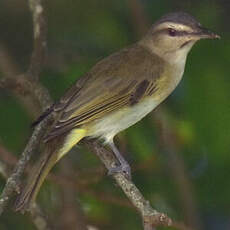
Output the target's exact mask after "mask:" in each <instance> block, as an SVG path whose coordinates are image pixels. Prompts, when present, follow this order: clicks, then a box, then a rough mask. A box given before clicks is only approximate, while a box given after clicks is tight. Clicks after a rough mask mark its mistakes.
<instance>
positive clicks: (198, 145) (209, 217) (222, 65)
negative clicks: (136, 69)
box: [0, 0, 230, 230]
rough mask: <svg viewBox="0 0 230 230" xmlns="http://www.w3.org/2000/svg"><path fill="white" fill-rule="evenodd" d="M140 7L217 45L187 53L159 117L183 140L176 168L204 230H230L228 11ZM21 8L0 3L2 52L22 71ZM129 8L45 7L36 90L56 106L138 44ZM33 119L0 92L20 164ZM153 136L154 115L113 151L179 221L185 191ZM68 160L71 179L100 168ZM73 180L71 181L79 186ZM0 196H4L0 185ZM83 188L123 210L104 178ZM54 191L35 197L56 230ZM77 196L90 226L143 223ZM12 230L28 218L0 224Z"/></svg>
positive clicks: (88, 0)
mask: <svg viewBox="0 0 230 230" xmlns="http://www.w3.org/2000/svg"><path fill="white" fill-rule="evenodd" d="M133 2H135V1H133ZM139 2H140V3H141V4H142V7H143V9H144V13H145V15H146V18H147V19H148V20H149V22H150V23H151V22H154V20H156V19H157V18H159V16H161V15H162V14H165V13H168V12H171V11H175V10H183V11H187V12H189V13H191V14H193V15H194V16H196V17H197V18H198V19H199V21H201V22H202V24H203V25H205V26H206V27H209V28H211V29H212V30H214V31H216V32H217V33H219V34H220V35H221V36H222V39H221V40H220V41H201V42H199V44H197V45H196V46H195V47H194V48H193V49H192V51H191V53H190V54H189V57H188V61H187V65H186V70H185V74H184V78H183V81H182V82H181V84H180V85H179V86H178V88H177V89H176V91H175V92H174V93H173V94H172V95H171V96H170V97H169V98H168V99H167V100H166V102H164V103H163V104H164V105H163V106H162V107H164V111H166V113H167V120H168V121H169V126H170V128H171V129H173V130H174V132H175V134H177V136H179V137H180V140H179V144H177V148H176V153H177V154H178V156H179V157H180V159H181V160H182V159H183V161H184V165H185V167H186V170H185V172H186V174H185V176H186V178H187V180H189V182H190V183H191V184H192V191H191V194H192V196H193V202H194V206H195V207H196V215H197V218H200V222H201V223H202V224H201V225H202V226H203V227H202V229H209V230H212V229H223V230H225V229H229V226H230V218H229V217H230V205H229V204H230V196H229V194H230V186H229V180H228V176H229V175H230V167H229V165H230V154H229V152H230V140H229V138H230V116H229V114H230V90H229V89H230V79H229V61H230V43H229V39H230V33H229V32H230V31H229V26H228V22H229V20H230V18H229V10H230V9H229V8H230V4H229V2H228V1H217V0H205V1H202V2H201V1H188V0H185V1H179V0H176V1H169V0H164V1H150V0H139ZM26 4H27V3H26V1H25V0H20V1H18V0H11V1H6V0H5V1H4V0H3V1H1V2H0V31H1V35H0V43H1V44H4V45H5V46H6V47H7V49H8V51H9V53H10V55H12V57H13V58H14V59H15V62H16V63H17V65H18V66H19V68H20V70H21V71H23V70H25V69H26V68H27V65H28V63H29V57H30V54H31V49H32V31H31V29H32V28H31V27H32V23H31V18H30V14H29V11H28V7H27V5H26ZM130 4H132V1H121V0H110V1H106V0H101V1H93V0H84V1H80V0H77V1H70V0H67V1H60V0H59V1H58V0H56V1H46V2H45V6H46V8H47V12H46V13H47V17H48V58H47V64H46V67H45V69H44V71H43V73H42V75H41V81H42V83H43V84H44V85H45V86H46V87H47V88H48V89H49V91H50V94H51V95H52V97H53V98H54V100H57V99H58V98H59V97H60V96H61V95H62V94H63V92H64V91H65V90H66V88H68V87H69V86H70V85H71V84H72V83H73V82H74V81H75V80H76V79H78V78H79V77H80V76H81V75H82V74H84V73H85V72H87V70H89V69H90V67H91V66H93V65H94V64H95V63H96V62H97V61H98V60H100V59H101V58H103V57H105V56H107V55H109V54H111V53H113V52H114V51H116V50H119V49H120V48H122V47H124V46H126V45H129V44H131V43H132V42H135V41H136V40H138V39H139V38H140V36H139V34H138V32H137V28H136V25H135V22H134V20H133V12H132V10H131V8H130ZM0 55H1V54H0ZM2 76H4V75H3V73H2V72H1V69H0V77H2ZM34 119H35V117H31V116H30V115H28V113H27V111H26V110H25V109H24V107H23V106H22V105H21V104H20V103H19V101H18V100H16V99H15V96H14V95H12V94H10V93H9V92H8V91H7V90H1V91H0V143H2V144H4V146H6V147H7V148H8V149H9V151H11V152H13V154H15V155H16V156H17V157H19V154H20V152H21V151H22V149H23V147H24V146H25V143H26V142H27V140H28V137H29V136H30V134H31V128H30V123H31V122H32V121H33V120H34ZM158 129H159V127H157V125H156V123H155V122H154V119H153V115H149V116H148V117H147V118H145V119H144V120H142V121H141V122H139V123H138V124H136V125H135V126H133V127H131V128H129V129H128V130H126V131H124V132H122V133H121V134H120V135H119V141H118V142H119V144H120V146H121V148H122V149H123V152H125V153H126V158H127V159H128V160H129V162H130V163H131V165H132V168H133V171H134V172H133V179H134V182H135V183H136V185H137V186H138V187H139V188H140V189H141V191H142V192H143V193H144V194H145V196H146V197H147V198H148V199H149V200H150V201H151V203H152V204H153V206H154V207H155V208H156V209H157V210H159V211H163V212H166V213H167V214H169V215H170V216H171V217H173V218H175V219H177V220H181V221H184V220H185V219H186V211H185V210H184V208H185V205H184V203H183V202H184V201H183V198H181V197H183V191H182V190H181V189H180V187H179V186H178V184H177V183H176V180H175V178H174V173H173V172H172V171H171V170H172V167H171V164H174V162H171V161H170V157H169V156H168V154H167V153H166V152H165V148H161V145H160V143H159V142H160V139H159V135H160V134H159V130H158ZM76 153H77V154H76ZM67 157H68V158H70V159H72V162H73V167H74V169H75V170H76V171H77V172H78V171H79V172H82V171H83V172H86V173H87V171H88V170H89V171H92V169H96V168H98V167H100V166H101V163H100V162H99V160H98V159H96V157H95V156H94V155H93V154H91V153H88V152H87V151H86V150H84V149H82V148H80V149H79V148H76V149H74V150H73V151H71V153H70V154H68V156H67ZM0 159H1V154H0ZM57 168H58V170H57V171H61V170H60V167H59V166H57ZM182 173H183V172H182ZM72 179H74V180H78V178H77V176H76V178H75V177H73V178H72ZM85 180H87V177H86V179H85ZM0 186H1V188H3V186H4V180H3V179H1V181H0ZM88 186H89V190H92V191H95V194H106V196H107V197H111V200H112V199H113V197H117V198H119V199H121V200H123V199H124V200H126V198H125V196H124V194H122V192H121V191H120V190H119V189H118V188H117V187H116V186H114V183H113V181H111V179H110V178H108V177H106V175H104V176H102V177H100V179H99V181H98V182H97V183H92V184H89V185H88ZM61 189H62V188H61V186H58V185H54V184H53V183H50V182H48V183H46V184H45V185H44V186H43V188H42V191H41V193H40V196H39V200H40V201H41V204H42V206H43V209H44V210H46V213H47V215H48V216H49V217H50V219H51V221H52V220H53V221H54V222H55V223H56V221H57V220H56V219H55V215H61V208H60V207H61V206H60V204H58V202H57V200H58V199H60V197H61V195H60V194H61ZM77 191H78V190H77V189H76V202H77V200H78V203H79V204H80V206H81V207H82V209H83V210H84V213H85V215H86V217H87V218H86V219H87V221H88V222H89V223H90V224H91V225H95V226H98V228H99V229H100V230H103V229H111V230H112V229H114V230H115V229H119V230H123V229H133V230H135V229H141V220H140V218H139V216H138V215H137V213H136V212H135V211H134V210H133V209H131V208H129V207H126V206H123V205H120V204H116V202H109V201H105V200H104V201H103V195H101V197H100V196H99V197H98V196H96V195H93V194H91V193H87V192H81V191H79V192H77ZM108 200H109V199H108ZM56 224H58V223H56ZM15 228H16V229H25V230H30V229H31V230H32V229H35V227H34V226H33V223H32V222H31V219H30V218H29V216H27V215H26V216H21V215H20V214H16V213H13V212H11V211H10V210H9V211H7V212H6V213H5V214H4V215H3V216H2V217H1V219H0V229H1V230H11V229H15Z"/></svg>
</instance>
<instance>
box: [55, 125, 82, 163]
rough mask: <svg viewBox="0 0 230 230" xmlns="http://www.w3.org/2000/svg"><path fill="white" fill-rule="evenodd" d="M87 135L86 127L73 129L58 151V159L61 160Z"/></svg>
mask: <svg viewBox="0 0 230 230" xmlns="http://www.w3.org/2000/svg"><path fill="white" fill-rule="evenodd" d="M85 135H86V129H73V130H72V131H71V132H70V133H69V134H68V136H67V137H66V139H65V143H64V145H63V147H62V148H61V150H60V151H59V153H58V158H57V160H56V162H57V161H58V160H60V159H61V158H62V157H63V156H64V155H65V154H66V153H67V152H69V151H70V149H72V147H73V146H74V145H76V144H77V143H78V142H79V141H80V140H81V139H82V138H83V137H85Z"/></svg>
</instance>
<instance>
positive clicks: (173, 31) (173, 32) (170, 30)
mask: <svg viewBox="0 0 230 230" xmlns="http://www.w3.org/2000/svg"><path fill="white" fill-rule="evenodd" d="M168 32H169V35H170V36H171V37H175V36H176V30H174V29H172V28H169V29H168Z"/></svg>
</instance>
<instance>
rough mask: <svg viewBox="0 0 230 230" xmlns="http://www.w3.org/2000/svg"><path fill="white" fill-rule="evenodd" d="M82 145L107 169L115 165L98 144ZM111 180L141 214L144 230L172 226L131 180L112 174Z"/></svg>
mask: <svg viewBox="0 0 230 230" xmlns="http://www.w3.org/2000/svg"><path fill="white" fill-rule="evenodd" d="M83 143H84V144H86V146H87V147H88V148H89V149H91V150H92V151H93V152H95V153H96V154H97V156H98V157H99V158H100V159H101V161H102V162H103V163H104V165H105V167H106V168H107V169H110V168H111V167H114V165H116V164H117V161H116V159H115V158H114V156H113V154H112V152H111V151H109V150H107V149H106V148H105V147H103V146H102V145H101V144H99V143H98V142H96V141H92V140H90V141H88V140H84V141H83ZM113 178H114V179H115V180H116V182H117V184H118V185H119V186H120V187H121V189H122V190H123V192H124V193H125V195H126V196H127V197H128V198H129V200H130V201H131V203H132V204H133V205H134V206H135V207H136V209H137V210H138V212H139V213H140V214H141V216H142V219H143V224H144V227H145V229H146V230H147V229H148V228H147V226H151V227H152V228H153V227H155V226H162V225H163V226H170V225H171V224H172V221H171V219H170V218H169V217H168V216H167V215H165V214H163V213H159V212H157V211H156V210H154V209H153V208H152V207H151V206H150V204H149V201H147V200H146V199H145V198H144V197H143V195H142V194H141V192H140V191H139V189H138V188H137V187H136V185H135V184H134V183H133V182H132V181H131V180H128V179H127V178H126V177H125V175H124V174H122V173H117V174H114V175H113Z"/></svg>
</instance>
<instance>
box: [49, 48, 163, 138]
mask: <svg viewBox="0 0 230 230" xmlns="http://www.w3.org/2000/svg"><path fill="white" fill-rule="evenodd" d="M124 52H125V53H123V54H124V55H120V53H119V55H116V54H115V55H112V56H110V57H109V58H106V59H104V60H103V61H102V62H99V63H98V64H97V65H96V66H95V67H94V68H93V69H92V71H91V72H89V73H88V74H87V75H86V76H85V77H83V79H81V80H80V81H78V82H77V83H76V84H75V85H74V86H73V87H72V88H71V89H70V90H69V91H67V93H66V95H65V96H64V97H63V98H62V99H61V100H60V103H58V104H57V105H56V107H55V108H54V110H55V111H56V112H57V113H58V115H59V116H58V118H57V120H56V122H55V124H54V125H53V127H52V129H51V130H50V132H49V133H48V135H47V136H46V138H45V139H46V140H50V139H52V138H53V137H56V136H59V135H61V134H63V133H65V132H68V131H69V130H71V129H73V128H75V127H79V126H82V125H84V124H86V123H89V122H91V121H93V120H95V119H98V118H101V117H103V116H105V115H106V114H108V113H110V112H112V111H114V110H118V109H120V108H122V107H124V106H127V105H129V106H133V105H134V104H136V103H137V102H138V101H140V100H141V99H142V98H143V97H144V96H147V95H151V94H152V93H153V92H154V91H155V90H156V89H157V87H156V79H157V78H158V75H159V74H160V72H159V71H158V72H157V71H154V72H152V71H148V65H150V63H149V61H150V60H149V58H147V57H145V58H143V59H141V61H142V62H141V63H139V65H135V64H137V63H132V62H133V61H135V58H134V59H133V58H131V62H130V57H131V56H129V55H130V53H129V52H130V50H128V52H127V51H126V50H124ZM135 54H136V53H135ZM143 64H147V69H143V68H142V67H143ZM151 64H154V62H152V63H151ZM149 69H150V70H152V68H149Z"/></svg>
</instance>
